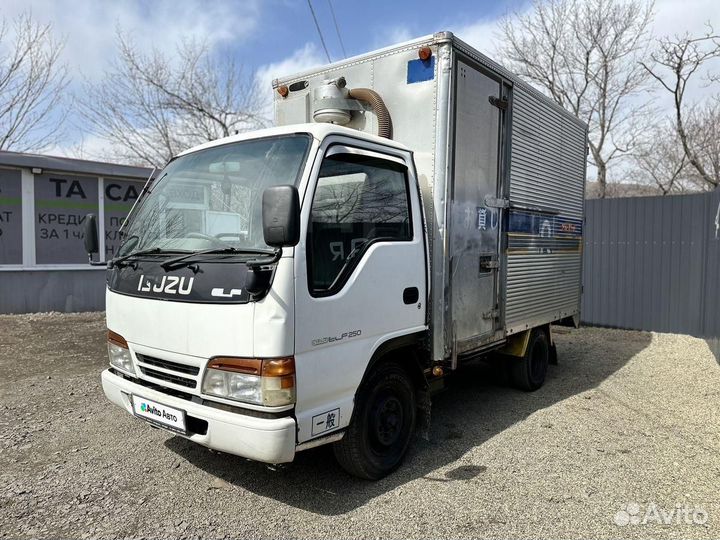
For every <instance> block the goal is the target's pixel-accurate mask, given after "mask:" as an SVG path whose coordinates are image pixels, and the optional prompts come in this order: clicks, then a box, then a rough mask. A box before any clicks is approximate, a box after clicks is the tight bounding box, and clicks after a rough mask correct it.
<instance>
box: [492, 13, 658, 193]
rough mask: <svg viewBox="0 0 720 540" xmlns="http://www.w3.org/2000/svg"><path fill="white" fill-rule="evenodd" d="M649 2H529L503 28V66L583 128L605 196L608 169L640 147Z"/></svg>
mask: <svg viewBox="0 0 720 540" xmlns="http://www.w3.org/2000/svg"><path fill="white" fill-rule="evenodd" d="M651 21H652V3H645V2H644V1H642V0H629V1H627V2H625V1H622V0H547V1H543V0H534V3H533V4H532V7H531V8H530V11H529V12H528V13H524V14H515V15H513V16H509V17H506V18H505V19H504V20H503V22H502V24H501V35H502V38H503V43H504V45H503V46H502V47H501V49H500V53H501V55H502V56H504V58H505V60H506V62H507V64H508V67H509V68H510V69H512V70H513V71H515V72H516V73H518V74H519V75H520V76H521V77H523V78H524V79H526V80H527V81H529V82H530V83H532V84H533V85H535V86H537V87H539V88H540V89H541V90H543V91H545V92H546V93H547V94H549V95H550V97H552V99H554V100H555V101H556V102H557V103H558V104H560V105H562V106H563V107H565V108H566V109H568V110H569V111H571V112H572V113H574V114H575V115H576V116H578V117H579V118H581V119H582V120H584V121H585V122H587V123H588V126H589V139H590V141H589V144H590V154H591V158H592V161H593V163H594V164H595V167H596V169H597V178H596V180H597V183H598V187H599V196H600V197H604V196H605V191H606V187H607V178H608V167H609V166H610V165H611V164H612V163H613V162H615V161H617V160H618V159H620V158H622V157H624V156H626V155H628V154H629V153H630V152H631V151H632V150H633V149H634V148H635V146H636V145H637V143H638V136H639V135H640V134H641V133H642V129H643V124H644V123H645V122H644V121H645V119H646V115H647V112H648V100H641V99H638V96H639V95H640V94H642V93H643V92H645V91H646V90H647V82H648V79H649V77H648V73H647V72H646V71H645V70H644V69H643V68H642V66H641V65H640V64H639V60H640V59H641V58H643V57H644V55H645V54H646V53H647V48H648V45H649V36H648V28H649V25H650V23H651Z"/></svg>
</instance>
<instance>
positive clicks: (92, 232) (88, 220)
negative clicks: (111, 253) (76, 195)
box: [84, 214, 107, 266]
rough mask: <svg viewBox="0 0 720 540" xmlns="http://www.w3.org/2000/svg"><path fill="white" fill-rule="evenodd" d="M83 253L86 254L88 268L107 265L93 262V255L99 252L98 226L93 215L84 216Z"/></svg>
mask: <svg viewBox="0 0 720 540" xmlns="http://www.w3.org/2000/svg"><path fill="white" fill-rule="evenodd" d="M84 241H85V251H87V254H88V262H89V263H90V266H105V265H106V264H107V263H105V262H102V261H99V262H95V261H93V257H92V256H93V253H97V252H98V251H100V246H99V243H98V226H97V218H96V217H95V214H88V215H86V216H85V239H84Z"/></svg>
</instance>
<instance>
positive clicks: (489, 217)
mask: <svg viewBox="0 0 720 540" xmlns="http://www.w3.org/2000/svg"><path fill="white" fill-rule="evenodd" d="M273 86H274V96H275V116H276V123H277V127H275V128H272V129H266V130H262V131H256V132H252V133H244V134H241V135H236V136H232V137H228V138H225V139H222V140H217V141H213V142H211V143H207V144H204V145H202V146H199V147H196V148H193V149H191V150H188V151H187V152H184V153H182V154H181V155H179V156H177V157H176V158H174V159H173V160H171V161H170V162H169V163H168V164H167V166H166V167H165V169H164V170H163V171H161V172H160V173H159V174H158V175H156V178H155V179H154V180H152V181H149V183H148V186H147V188H146V190H145V191H144V193H143V195H142V197H141V198H140V199H139V200H138V202H137V203H136V206H135V208H134V209H133V211H132V212H131V215H130V216H129V218H128V220H127V223H126V225H125V226H124V230H123V244H122V247H121V249H120V251H119V254H118V256H117V257H115V258H114V259H112V260H110V261H107V267H108V269H107V325H108V351H109V356H110V367H109V369H107V370H106V371H104V372H103V374H102V385H103V389H104V392H105V394H106V395H107V397H108V399H109V400H110V401H112V402H113V403H115V404H117V405H119V406H120V407H122V408H124V409H125V410H126V411H127V412H128V413H130V414H133V415H135V416H136V417H138V418H141V419H143V420H145V421H147V422H149V423H151V424H153V425H154V426H157V427H161V428H164V429H166V430H169V431H171V432H173V433H176V434H178V435H180V436H182V437H186V438H188V439H190V440H192V441H195V442H197V443H199V444H202V445H205V446H208V447H210V448H213V449H216V450H219V451H222V452H228V453H231V454H237V455H240V456H245V457H247V458H251V459H254V460H259V461H263V462H269V463H280V462H289V461H292V460H293V458H294V456H295V453H296V452H299V451H301V450H304V449H307V448H312V447H315V446H318V445H321V444H326V443H332V444H334V449H335V454H336V456H337V459H338V461H339V462H340V464H341V465H342V466H343V467H344V468H345V469H346V470H347V471H349V472H350V473H352V474H354V475H357V476H359V477H363V478H368V479H377V478H380V477H382V476H384V475H386V474H388V473H389V472H391V471H393V470H394V469H395V468H396V467H397V466H398V465H399V464H400V462H401V460H402V458H403V455H404V454H405V452H406V450H407V447H408V445H409V444H410V442H411V438H412V435H413V431H414V428H415V426H416V423H417V420H418V418H419V416H418V415H419V414H427V411H428V410H429V403H430V396H431V395H432V393H433V392H434V391H436V390H438V389H440V388H442V387H443V385H444V381H445V377H446V376H447V375H448V374H450V373H451V372H453V371H454V370H456V369H457V368H459V367H461V365H462V364H463V362H464V361H466V360H467V359H473V358H478V357H483V356H486V355H488V354H490V353H499V354H500V355H501V357H502V358H503V361H504V362H506V363H507V365H508V370H509V372H510V374H511V380H512V381H513V382H514V384H515V385H516V386H518V387H520V388H522V389H525V390H530V391H531V390H535V389H537V388H539V387H540V386H541V385H542V383H543V381H544V379H545V373H546V371H547V365H548V363H549V362H552V360H553V356H554V346H553V342H552V335H551V332H550V324H551V323H554V322H558V321H561V322H573V321H574V322H575V323H576V322H577V320H578V315H579V309H580V293H581V277H580V276H581V246H582V231H583V199H584V185H585V158H586V126H585V125H584V124H583V123H582V122H581V121H579V120H578V119H577V118H575V117H573V116H572V115H571V114H569V113H568V112H566V111H565V110H563V109H562V108H560V107H559V106H557V105H556V104H554V103H553V102H552V101H550V100H549V99H547V98H546V97H544V96H543V95H541V94H540V93H539V92H537V91H536V90H534V89H533V88H532V87H530V86H528V85H527V84H525V83H524V82H522V81H521V80H519V79H518V78H517V77H515V76H514V75H513V74H512V73H509V72H508V71H507V70H505V69H503V68H502V67H501V66H499V65H498V64H496V63H495V62H493V61H492V60H490V59H489V58H487V57H486V56H484V55H482V54H481V53H479V52H478V51H476V50H474V49H473V48H471V47H469V46H468V45H467V44H465V43H463V42H462V41H460V40H459V39H457V38H456V37H455V36H453V35H452V34H451V33H449V32H442V33H437V34H434V35H431V36H427V37H424V38H420V39H416V40H413V41H410V42H406V43H403V44H400V45H397V46H393V47H389V48H385V49H382V50H380V51H376V52H372V53H369V54H366V55H363V56H358V57H355V58H350V59H348V60H345V61H342V62H337V63H334V64H331V65H328V66H326V67H323V68H320V69H316V70H313V71H309V72H306V73H301V74H298V75H294V76H291V77H287V78H284V79H280V80H276V81H274V83H273ZM87 226H88V227H87V230H86V247H87V248H88V252H89V253H91V254H92V253H95V252H97V245H96V244H97V242H96V234H97V233H96V225H95V219H94V218H93V217H92V216H90V217H89V219H88V220H87ZM96 264H98V263H96ZM420 411H422V413H421V412H420ZM458 414H462V411H459V412H458Z"/></svg>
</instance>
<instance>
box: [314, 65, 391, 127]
mask: <svg viewBox="0 0 720 540" xmlns="http://www.w3.org/2000/svg"><path fill="white" fill-rule="evenodd" d="M346 84H347V83H346V81H345V77H339V78H337V79H332V80H326V81H325V84H323V85H322V86H319V87H317V88H315V90H314V91H313V98H314V109H315V110H314V111H313V120H315V122H325V123H329V124H338V125H341V126H342V125H345V124H347V123H348V122H350V120H351V118H352V116H351V111H354V110H357V111H364V110H366V109H367V108H368V107H369V108H370V109H372V110H373V111H374V112H375V114H376V116H377V119H378V133H377V134H378V136H379V137H384V138H386V139H392V119H391V118H390V112H389V111H388V109H387V107H386V106H385V102H384V101H383V99H382V98H381V97H380V94H378V93H377V92H375V91H374V90H371V89H369V88H353V89H352V90H348V89H347V88H345V85H346Z"/></svg>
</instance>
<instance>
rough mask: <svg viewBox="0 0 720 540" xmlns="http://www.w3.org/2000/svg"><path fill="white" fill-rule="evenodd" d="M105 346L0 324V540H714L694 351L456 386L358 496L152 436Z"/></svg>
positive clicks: (650, 346) (615, 342)
mask: <svg viewBox="0 0 720 540" xmlns="http://www.w3.org/2000/svg"><path fill="white" fill-rule="evenodd" d="M103 331H104V326H103V316H102V314H73V315H58V314H47V315H30V316H0V351H1V353H0V537H2V538H15V537H22V538H27V537H34V538H38V537H40V538H47V537H53V538H57V537H81V538H90V537H92V538H96V537H101V538H111V537H135V538H138V537H149V538H158V537H168V538H169V537H174V538H176V537H213V538H222V537H234V538H243V537H251V538H277V537H301V538H339V537H340V538H343V537H348V538H350V537H352V538H386V537H387V538H430V537H432V538H440V537H453V538H471V537H491V538H511V537H542V538H572V537H598V538H617V537H628V538H651V537H655V538H657V537H664V538H717V537H719V536H720V503H719V500H718V488H719V487H720V459H718V452H719V451H720V407H718V398H719V397H720V366H718V364H717V362H716V361H715V359H714V357H713V356H712V355H711V354H710V352H709V350H708V348H707V345H706V344H705V343H704V342H703V341H701V340H698V339H694V338H690V337H686V336H678V335H670V334H651V333H641V332H626V331H619V330H604V329H591V328H586V329H580V330H565V329H563V333H558V334H557V335H556V337H557V342H558V352H559V357H560V364H559V365H558V366H551V367H550V372H549V377H548V381H547V383H546V385H545V386H544V387H543V388H542V389H540V390H539V391H537V392H535V393H532V394H525V393H522V392H518V391H515V390H512V389H510V388H508V387H507V386H506V385H505V384H504V383H503V380H502V378H500V377H499V376H498V375H497V371H496V370H493V369H492V368H489V367H488V366H486V365H477V366H471V367H469V368H467V369H466V370H465V372H464V373H465V375H464V376H462V377H457V379H456V380H455V381H453V383H452V385H451V388H450V389H449V390H448V391H447V392H444V393H443V394H441V395H439V396H438V397H436V399H435V401H434V404H433V413H432V414H433V417H432V425H431V428H430V433H429V440H424V439H422V438H419V437H418V438H417V439H416V440H415V442H414V444H413V447H412V449H411V452H410V454H409V456H408V459H407V460H406V463H405V464H404V466H403V467H402V468H401V469H400V470H399V471H398V472H396V473H395V474H393V475H391V476H390V477H388V478H386V479H384V480H382V481H379V482H374V483H373V482H364V481H359V480H355V479H353V478H350V477H348V476H347V475H345V474H344V473H343V472H342V471H341V470H340V469H339V467H338V466H337V465H336V464H335V463H334V461H333V459H332V452H331V451H329V450H328V449H327V448H318V449H314V450H309V451H306V452H303V453H301V454H299V455H298V457H297V459H296V461H295V462H294V463H293V464H290V465H287V466H283V467H277V468H270V467H266V466H264V465H262V464H259V463H253V462H249V461H247V460H244V459H241V458H237V457H234V456H228V455H221V454H218V453H214V452H211V451H209V450H207V449H205V448H203V447H200V446H197V445H194V444H192V443H190V442H188V441H186V440H184V439H182V438H179V437H173V436H172V435H170V434H169V433H166V432H164V431H160V430H155V429H150V428H149V426H148V425H146V424H144V423H143V422H141V421H140V420H137V419H134V418H132V417H131V416H129V415H127V414H126V413H124V412H122V411H121V410H120V409H118V408H115V407H114V406H111V405H110V404H109V403H107V402H106V401H105V399H104V396H103V394H102V390H101V388H100V385H99V382H100V379H99V374H100V371H101V370H102V369H103V368H104V366H105V363H106V359H105V345H104V335H103ZM628 505H629V506H628ZM678 508H679V509H680V510H678ZM684 509H688V510H690V511H689V512H688V514H687V515H688V520H690V521H692V519H694V520H695V521H696V522H702V523H698V524H694V523H690V524H686V523H685V522H684V515H681V512H684ZM693 511H694V513H693ZM628 512H629V513H628ZM663 512H664V513H665V519H669V520H670V522H671V523H670V524H667V525H663V524H660V521H661V520H662V519H663ZM671 512H672V514H671ZM631 514H632V515H631ZM643 518H645V519H643ZM628 521H630V523H629V524H626V523H627V522H628ZM638 521H640V523H638ZM643 521H645V523H643ZM616 522H617V523H620V525H618V524H617V523H616Z"/></svg>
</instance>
